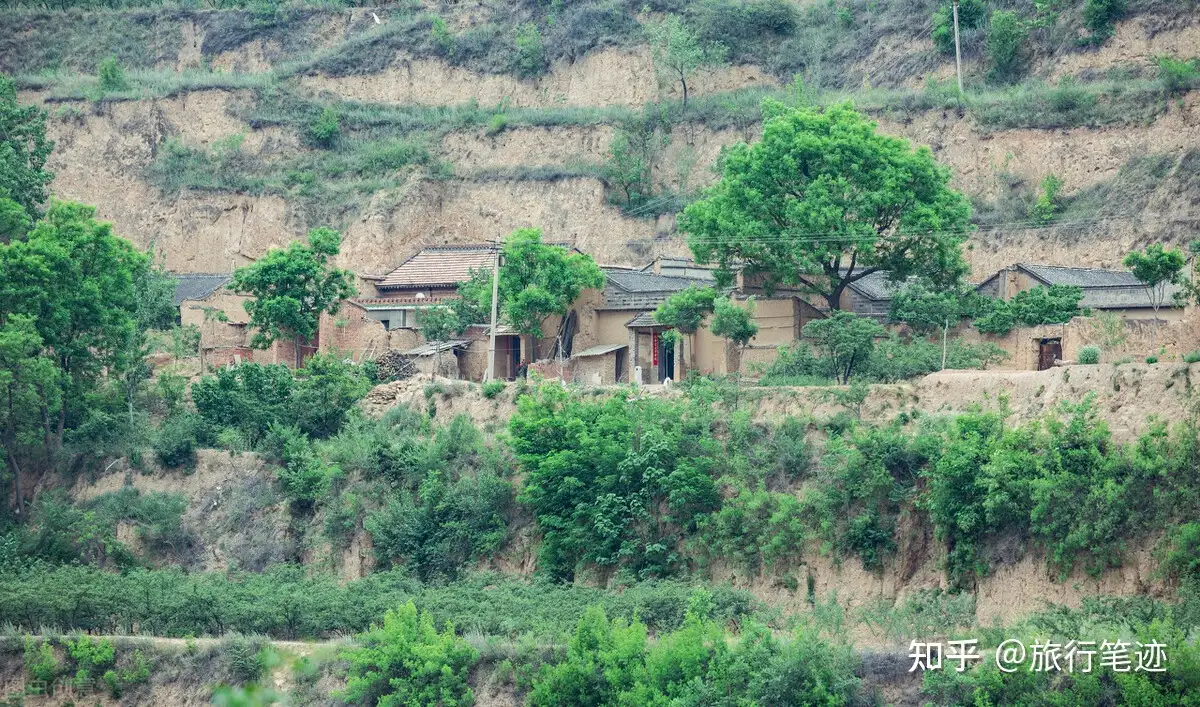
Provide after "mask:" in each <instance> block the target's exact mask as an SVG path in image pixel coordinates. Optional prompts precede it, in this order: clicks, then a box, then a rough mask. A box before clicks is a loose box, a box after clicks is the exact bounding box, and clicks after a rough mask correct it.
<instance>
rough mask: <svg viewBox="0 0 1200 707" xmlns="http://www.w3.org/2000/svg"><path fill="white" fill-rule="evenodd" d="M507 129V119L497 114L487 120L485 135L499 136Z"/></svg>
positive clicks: (501, 114)
mask: <svg viewBox="0 0 1200 707" xmlns="http://www.w3.org/2000/svg"><path fill="white" fill-rule="evenodd" d="M507 127H508V118H507V117H506V116H505V115H504V114H503V113H497V114H495V115H493V116H492V117H491V118H490V119H488V126H487V134H488V135H489V136H492V135H499V134H500V133H502V132H504V129H505V128H507Z"/></svg>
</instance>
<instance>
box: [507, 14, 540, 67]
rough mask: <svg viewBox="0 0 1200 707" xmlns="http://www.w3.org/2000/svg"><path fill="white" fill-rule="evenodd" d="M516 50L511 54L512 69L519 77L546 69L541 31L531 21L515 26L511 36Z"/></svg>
mask: <svg viewBox="0 0 1200 707" xmlns="http://www.w3.org/2000/svg"><path fill="white" fill-rule="evenodd" d="M513 46H514V48H515V49H516V52H515V53H514V54H513V69H515V70H516V72H517V75H518V76H520V77H521V78H526V79H527V78H533V77H534V76H539V75H541V74H542V73H543V72H544V71H545V70H546V45H545V43H544V42H543V41H542V33H541V32H539V31H538V28H537V25H536V24H534V23H532V22H526V23H525V24H523V25H521V26H519V27H517V34H516V37H514V38H513Z"/></svg>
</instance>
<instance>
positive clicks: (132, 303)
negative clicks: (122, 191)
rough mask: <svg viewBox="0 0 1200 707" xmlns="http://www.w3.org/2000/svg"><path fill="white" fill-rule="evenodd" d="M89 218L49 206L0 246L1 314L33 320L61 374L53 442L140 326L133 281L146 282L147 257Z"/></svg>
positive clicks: (70, 206)
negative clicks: (29, 227)
mask: <svg viewBox="0 0 1200 707" xmlns="http://www.w3.org/2000/svg"><path fill="white" fill-rule="evenodd" d="M94 214H95V209H94V208H93V207H91V206H85V205H83V204H75V203H71V202H54V203H53V204H52V205H51V207H50V209H49V211H48V212H47V213H46V216H45V218H43V219H42V220H41V221H39V222H38V223H37V225H36V226H35V227H34V229H33V230H32V231H30V232H29V234H28V236H27V237H26V238H24V239H20V240H15V241H13V242H11V243H8V244H0V315H2V316H3V317H6V318H7V317H9V316H11V315H12V314H24V315H27V316H29V317H32V321H33V323H34V324H33V325H34V327H35V328H36V330H37V333H38V335H39V336H40V337H41V339H42V343H43V345H44V346H45V348H46V350H47V351H48V352H50V354H51V355H52V356H53V358H54V360H55V363H56V365H57V366H58V368H59V369H60V370H61V372H62V375H63V381H64V386H65V390H66V398H65V399H66V401H67V403H66V404H64V405H62V406H60V410H59V420H58V429H57V438H58V442H59V443H61V436H62V431H63V429H64V427H65V425H66V416H67V413H68V410H69V409H70V408H71V407H72V406H75V408H76V409H79V406H81V405H82V404H83V394H84V393H85V392H86V391H87V390H88V389H89V388H90V387H91V386H92V385H93V384H94V382H95V381H96V379H97V378H98V376H99V375H100V374H101V372H102V371H103V370H104V369H105V368H106V367H112V368H120V364H121V360H120V358H119V353H120V352H121V350H122V347H123V346H124V345H126V344H127V342H128V341H130V339H131V338H132V337H133V336H134V335H135V334H136V332H137V331H138V330H139V327H141V326H144V324H142V323H140V322H139V307H140V305H139V302H141V301H142V297H141V295H140V294H139V288H138V283H139V282H141V281H144V280H145V278H147V277H149V275H148V274H147V272H146V271H147V270H148V269H149V267H150V262H149V258H148V257H147V256H146V255H144V254H142V253H139V252H138V251H137V250H136V249H135V248H134V247H133V245H132V244H130V243H129V242H128V241H126V240H124V239H122V238H119V237H117V236H116V235H114V234H113V232H112V225H111V224H108V223H101V222H99V221H96V220H95V219H94V218H93V215H94Z"/></svg>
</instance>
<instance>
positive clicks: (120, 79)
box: [96, 56, 129, 93]
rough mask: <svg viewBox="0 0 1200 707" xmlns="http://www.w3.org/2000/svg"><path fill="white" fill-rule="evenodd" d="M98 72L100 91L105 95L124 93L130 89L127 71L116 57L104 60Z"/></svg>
mask: <svg viewBox="0 0 1200 707" xmlns="http://www.w3.org/2000/svg"><path fill="white" fill-rule="evenodd" d="M96 72H97V74H98V76H99V79H100V90H101V92H103V93H109V92H112V91H124V90H125V89H127V88H129V82H128V81H127V80H126V79H125V70H124V69H122V68H121V65H120V63H118V62H117V58H116V57H115V56H110V57H108V58H106V59H104V60H102V61H101V62H100V65H99V67H97V70H96Z"/></svg>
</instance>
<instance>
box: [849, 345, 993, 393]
mask: <svg viewBox="0 0 1200 707" xmlns="http://www.w3.org/2000/svg"><path fill="white" fill-rule="evenodd" d="M1006 358H1008V354H1007V353H1006V352H1005V351H1004V350H1003V349H1001V348H1000V347H998V346H996V345H995V344H992V343H987V342H983V343H979V344H971V343H967V342H965V341H963V340H961V339H958V338H954V339H951V340H950V341H949V343H948V344H947V347H946V368H949V369H964V368H980V369H983V368H987V367H988V366H991V365H995V364H997V363H1000V362H1001V361H1003V360H1005V359H1006ZM940 370H942V347H941V345H940V344H936V343H933V342H931V341H928V340H926V339H921V338H914V339H912V340H911V341H907V342H905V341H903V340H901V339H900V338H899V337H897V336H896V335H894V334H893V335H891V336H889V337H888V338H887V339H885V340H883V341H880V342H878V343H876V344H875V348H874V349H873V350H872V351H871V355H870V357H869V358H868V359H867V363H866V366H865V367H864V368H863V372H862V376H863V378H864V379H866V380H871V381H875V382H880V383H895V382H898V381H904V380H910V379H912V378H918V377H920V376H925V375H929V374H930V373H933V372H935V371H940Z"/></svg>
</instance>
